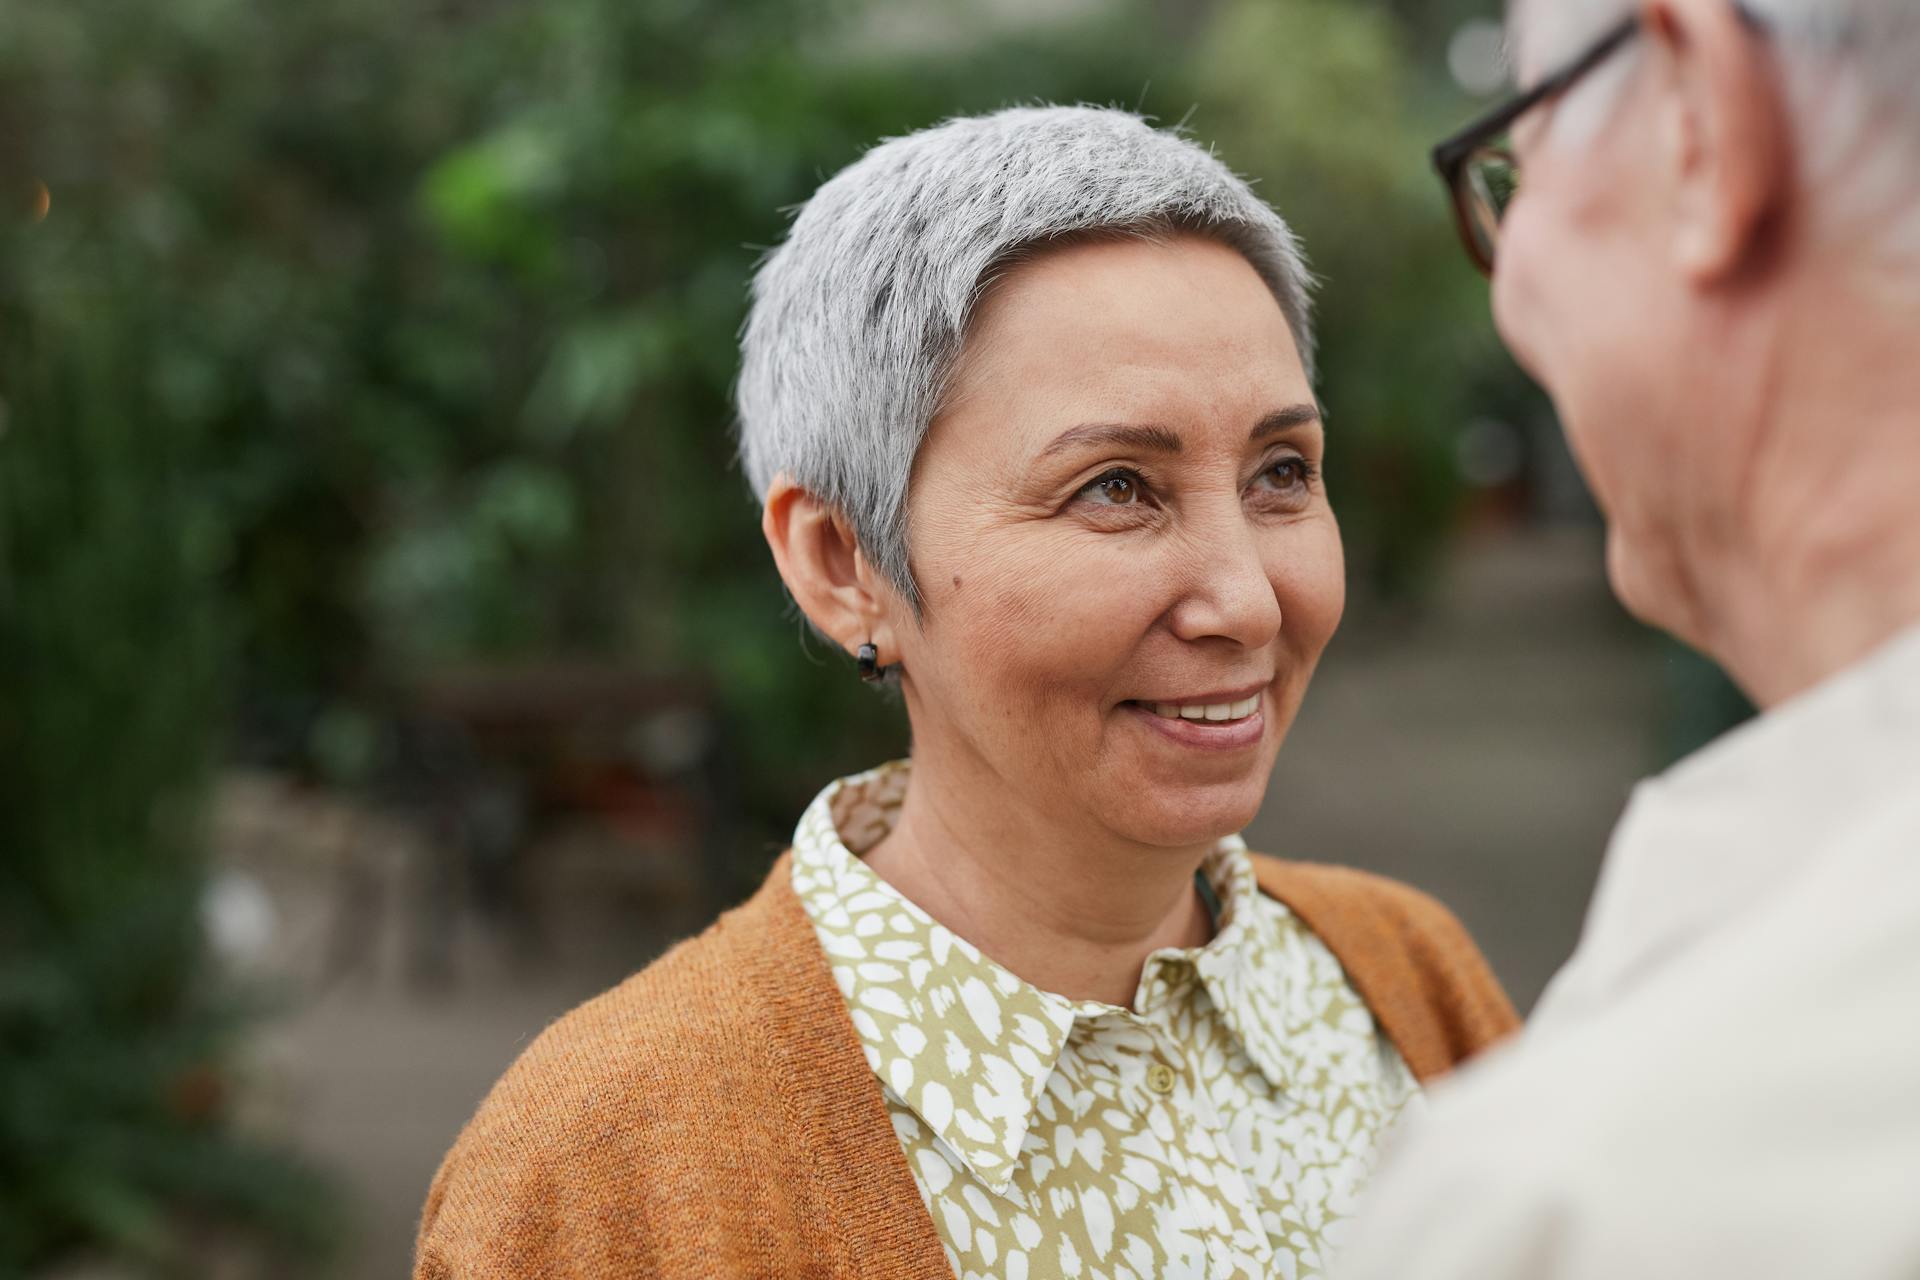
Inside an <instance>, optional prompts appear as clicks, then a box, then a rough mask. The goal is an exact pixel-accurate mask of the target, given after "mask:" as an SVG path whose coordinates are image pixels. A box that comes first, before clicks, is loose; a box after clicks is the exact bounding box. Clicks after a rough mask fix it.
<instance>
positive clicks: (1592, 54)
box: [1433, 0, 1764, 275]
mask: <svg viewBox="0 0 1920 1280" xmlns="http://www.w3.org/2000/svg"><path fill="white" fill-rule="evenodd" d="M1733 8H1734V12H1735V13H1737V14H1739V16H1740V18H1741V20H1742V21H1743V22H1745V23H1746V24H1747V26H1749V27H1750V28H1752V29H1753V30H1755V31H1759V30H1763V29H1764V27H1763V25H1762V23H1761V20H1760V18H1759V16H1758V15H1757V14H1755V13H1754V12H1753V11H1752V10H1751V9H1749V8H1748V7H1747V6H1746V5H1745V4H1743V3H1740V0H1735V2H1734V6H1733ZM1639 30H1640V16H1639V15H1638V14H1637V13H1636V14H1632V15H1630V16H1628V17H1626V18H1623V19H1621V20H1620V22H1618V23H1617V24H1615V25H1614V26H1612V27H1609V28H1608V29H1607V30H1605V31H1603V32H1601V34H1600V36H1599V38H1598V39H1596V40H1595V41H1594V42H1593V43H1592V44H1590V45H1588V46H1587V48H1586V51H1585V52H1584V53H1582V54H1580V56H1579V57H1577V58H1575V59H1574V60H1573V61H1572V62H1569V63H1568V64H1567V65H1566V66H1564V67H1562V68H1561V69H1560V70H1558V71H1556V72H1554V73H1553V74H1552V75H1550V76H1548V77H1547V78H1546V79H1544V80H1542V81H1541V82H1540V83H1539V84H1537V85H1535V86H1534V87H1533V88H1531V89H1529V90H1527V91H1526V92H1525V93H1522V94H1520V95H1518V96H1517V97H1514V98H1511V99H1509V100H1508V101H1506V102H1503V103H1501V104H1500V105H1499V106H1497V107H1495V108H1494V109H1493V110H1491V111H1489V112H1487V113H1486V114H1485V115H1483V116H1481V117H1480V118H1479V119H1478V120H1475V121H1474V122H1473V123H1472V124H1470V125H1468V126H1467V127H1466V128H1464V129H1462V130H1461V131H1460V132H1459V133H1456V134H1454V135H1453V136H1452V137H1451V138H1448V139H1447V140H1446V141H1445V142H1443V143H1441V144H1440V145H1439V146H1437V147H1435V148H1434V149H1433V167H1434V168H1436V169H1438V170H1439V171H1440V178H1441V181H1443V182H1445V183H1446V184H1447V192H1448V194H1449V195H1450V196H1451V197H1452V199H1453V217H1454V221H1455V222H1456V223H1458V224H1459V227H1460V239H1461V240H1462V242H1464V243H1465V244H1466V247H1467V256H1468V257H1470V258H1472V259H1473V261H1474V264H1475V265H1476V266H1478V267H1479V268H1480V270H1482V271H1484V272H1486V273H1487V274H1488V275H1492V274H1493V259H1494V253H1495V250H1496V249H1497V248H1498V246H1499V243H1500V220H1501V218H1503V217H1505V216H1506V212H1507V205H1508V204H1510V203H1512V201H1513V197H1514V193H1515V192H1517V191H1519V189H1520V162H1519V160H1518V159H1517V158H1516V157H1515V156H1514V154H1513V150H1512V148H1510V147H1509V146H1507V145H1506V135H1507V131H1508V130H1509V129H1511V128H1512V127H1513V122H1514V121H1516V120H1518V119H1519V118H1520V117H1521V116H1523V115H1525V114H1526V113H1527V112H1529V111H1531V110H1533V109H1534V108H1535V107H1537V106H1539V105H1540V104H1541V103H1543V102H1546V101H1548V100H1549V99H1551V98H1555V97H1558V96H1559V95H1560V94H1563V93H1565V92H1566V91H1567V90H1568V89H1570V88H1572V87H1573V86H1574V84H1575V82H1577V81H1578V80H1579V79H1580V78H1581V77H1582V76H1584V75H1586V74H1587V73H1588V72H1589V71H1591V70H1593V69H1594V68H1595V67H1597V66H1599V65H1600V64H1601V63H1603V62H1605V61H1606V60H1607V59H1608V58H1609V57H1611V56H1613V54H1614V52H1615V51H1616V50H1617V49H1619V48H1620V47H1621V46H1622V45H1624V44H1626V42H1627V41H1629V40H1631V39H1632V38H1633V37H1634V35H1635V34H1636V33H1637V32H1638V31H1639Z"/></svg>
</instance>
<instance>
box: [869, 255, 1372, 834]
mask: <svg viewBox="0 0 1920 1280" xmlns="http://www.w3.org/2000/svg"><path fill="white" fill-rule="evenodd" d="M947 404H948V407H947V408H946V409H945V410H944V411H943V412H942V414H941V415H940V416H939V418H937V419H936V420H935V422H934V423H933V425H932V428H931V429H930V431H929V433H928V436H927V439H926V441H925V443H924V445H923V446H922V448H921V451H920V455H919V457H918V459H917V461H916V462H915V466H914V473H913V479H912V486H911V490H910V498H909V519H910V534H909V537H910V546H911V547H912V551H913V568H914V573H915V577H916V579H917V581H918V582H919V584H920V587H921V591H922V596H923V599H924V604H925V609H924V615H923V617H922V618H921V619H920V620H919V622H918V623H915V622H914V621H913V620H912V618H911V616H910V615H909V614H907V613H906V612H905V608H904V606H902V605H898V604H897V603H896V604H894V605H891V606H889V612H892V613H895V614H896V616H895V617H893V618H891V619H889V621H890V622H892V624H893V625H892V626H891V627H890V630H891V632H892V634H893V635H894V636H896V637H897V638H898V644H899V648H900V653H899V655H898V656H899V657H900V659H901V660H902V662H903V664H904V680H903V688H904V692H905V696H906V699H907V704H908V711H909V714H910V716H911V718H912V722H913V731H914V751H915V756H916V758H917V759H918V760H920V761H922V762H923V765H922V769H921V770H917V771H916V772H917V774H920V773H923V772H924V770H925V768H926V766H928V765H930V764H933V762H936V761H937V767H938V768H939V770H940V772H941V776H942V777H943V778H947V779H951V782H950V783H949V784H948V785H953V784H958V783H960V782H961V779H962V778H963V777H964V778H966V779H969V780H971V782H972V784H973V785H975V786H983V785H984V786H990V787H993V788H996V789H997V794H998V795H999V796H1000V797H1002V798H1003V800H1004V802H1006V804H1007V806H1008V808H1007V812H1008V813H1009V814H1010V815H1017V814H1018V813H1020V812H1022V811H1025V812H1030V813H1035V814H1045V815H1047V816H1048V817H1050V818H1053V819H1056V820H1064V821H1067V822H1070V823H1076V824H1078V823H1088V822H1091V823H1094V824H1098V825H1099V826H1100V827H1103V828H1105V829H1106V830H1107V831H1109V832H1111V833H1112V834H1113V835H1114V836H1117V837H1120V838H1123V839H1127V840H1130V841H1134V842H1138V843H1143V844H1149V845H1159V846H1187V845H1193V844H1198V843H1201V842H1204V841H1209V840H1212V839H1215V838H1218V837H1219V836H1222V835H1225V834H1228V833H1230V832H1233V831H1237V830H1239V829H1240V828H1241V827H1243V826H1244V825H1245V824H1246V823H1247V822H1248V821H1249V820H1250V819H1251V818H1252V817H1253V815H1254V813H1255V811H1256V810H1258V808H1259V807H1260V802H1261V798H1262V796H1263V795H1264V794H1265V791H1266V785H1267V777H1268V775H1269V773H1270V772H1271V770H1272V768H1273V762H1274V756H1275V753H1276V752H1278V750H1279V748H1280V742H1281V739H1282V738H1283V737H1284V736H1285V734H1286V731H1287V728H1288V726H1289V725H1290V724H1291V723H1292V721H1293V717H1294V713H1295V712H1296V710H1297V709H1298V708H1299V705H1300V699H1301V696H1302V695H1303V694H1304V693H1305V691H1306V687H1307V681H1308V679H1309V678H1310V677H1311V676H1312V674H1313V668H1314V664H1315V663H1316V662H1317V661H1318V659H1319V657H1320V651H1321V649H1322V648H1324V647H1325V645H1326V643H1327V640H1328V638H1329V637H1330V636H1331V635H1332V634H1333V631H1334V628H1335V627H1336V626H1337V625H1338V623H1339V620H1340V614H1341V610H1342V607H1343V605H1344V601H1345V586H1344V580H1345V575H1344V569H1343V564H1342V557H1341V548H1340V533H1339V529H1338V526H1337V525H1336V524H1335V522H1334V517H1333V511H1332V509H1331V508H1330V507H1329V506H1328V503H1327V496H1326V490H1325V486H1324V485H1323V483H1322V481H1321V478H1320V465H1321V458H1322V453H1323V437H1322V431H1321V425H1320V421H1319V417H1318V415H1317V414H1316V413H1315V412H1314V407H1313V406H1314V399H1313V394H1312V391H1311V389H1310V388H1309V386H1308V384H1307V379H1306V375H1305V373H1304V372H1303V370H1302V368H1301V364H1300V356H1299V353H1298V351H1297V350H1296V349H1295V347H1294V343H1293V338H1292V335H1291V333H1290V332H1289V330H1288V328H1287V324H1286V320H1285V318H1284V317H1283V316H1282V314H1281V312H1280V308H1279V305H1278V304H1277V303H1276V302H1275V300H1274V298H1273V295H1272V294H1271V293H1270V292H1269V291H1268V289H1267V287H1266V285H1265V284H1264V283H1263V282H1262V281H1261V279H1260V277H1259V276H1258V275H1257V274H1256V273H1255V272H1254V270H1253V268H1252V266H1251V265H1249V264H1248V263H1247V261H1246V260H1245V259H1244V258H1242V257H1241V256H1240V255H1239V254H1238V253H1236V252H1235V251H1233V250H1231V249H1228V248H1226V247H1224V246H1222V245H1219V244H1217V243H1215V242H1213V241H1210V240H1205V239H1200V238H1196V237H1185V236H1182V237H1177V238H1174V239H1172V240H1169V241H1165V242H1161V243H1154V242H1151V241H1145V240H1134V239H1126V240H1115V241H1098V242H1092V243H1079V244H1073V245H1069V246H1064V247H1061V248H1057V249H1053V250H1049V251H1047V252H1044V253H1042V254H1041V255H1039V256H1038V257H1037V258H1035V259H1033V260H1031V261H1029V262H1026V263H1024V264H1023V265H1021V266H1019V267H1017V268H1015V269H1014V270H1013V271H1012V272H1011V273H1010V274H1009V275H1008V276H1006V277H1005V278H1004V279H1002V280H1001V281H1000V282H999V283H998V284H997V285H996V286H995V287H994V289H993V291H992V292H991V294H990V296H989V297H988V298H987V300H986V301H985V302H984V303H983V304H982V306H981V308H980V310H979V312H978V313H977V315H976V317H975V320H974V324H973V328H972V330H971V331H970V333H969V335H968V338H967V343H966V347H965V351H964V353H963V356H962V359H961V363H960V367H959V368H958V369H957V370H956V375H955V382H954V384H953V387H952V393H951V395H950V396H949V399H948V402H947ZM891 657H892V655H889V656H888V660H891ZM1182 707H1185V708H1189V709H1193V708H1206V711H1205V712H1203V713H1202V714H1204V716H1205V718H1204V719H1188V718H1184V717H1182V716H1181V714H1180V710H1179V709H1180V708H1182ZM1169 712H1171V713H1172V715H1171V716H1169V714H1168V713H1169ZM1222 716H1224V717H1225V718H1224V719H1222V718H1221V717H1222ZM929 781H930V780H929Z"/></svg>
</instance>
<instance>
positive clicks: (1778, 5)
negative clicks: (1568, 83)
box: [1508, 0, 1920, 260]
mask: <svg viewBox="0 0 1920 1280" xmlns="http://www.w3.org/2000/svg"><path fill="white" fill-rule="evenodd" d="M1742 3H1743V4H1744V6H1745V7H1746V8H1747V9H1748V10H1750V11H1751V12H1752V13H1753V14H1754V15H1755V16H1757V17H1758V18H1759V19H1760V20H1761V21H1762V22H1764V23H1765V24H1766V25H1767V26H1768V28H1769V29H1770V30H1772V31H1773V32H1775V33H1776V35H1777V43H1778V45H1779V48H1780V56H1781V61H1782V64H1783V65H1784V67H1785V69H1786V74H1787V80H1788V86H1789V90H1790V94H1791V97H1792V99H1793V104H1792V105H1793V109H1794V113H1795V116H1796V121H1795V126H1796V129H1797V131H1798V132H1799V135H1800V138H1799V143H1800V145H1799V147H1798V152H1799V155H1800V168H1801V178H1802V181H1803V182H1804V183H1805V184H1806V185H1807V186H1809V187H1811V188H1817V189H1818V190H1820V191H1821V192H1822V193H1823V196H1824V203H1825V204H1826V205H1827V206H1828V208H1827V212H1828V213H1833V212H1836V211H1837V212H1839V213H1840V215H1841V216H1842V217H1843V218H1845V219H1851V220H1864V221H1869V222H1871V223H1873V224H1876V225H1878V226H1880V227H1883V228H1884V229H1885V232H1886V237H1885V238H1884V239H1883V241H1882V243H1881V244H1880V245H1878V246H1874V247H1875V248H1876V249H1879V250H1885V251H1886V252H1888V253H1890V254H1892V255H1893V256H1895V257H1897V258H1900V259H1916V260H1920V198H1916V197H1920V77H1916V75H1915V74H1914V72H1915V68H1920V5H1916V3H1915V0H1742ZM1634 7H1635V5H1634V3H1633V0H1574V2H1573V3H1568V2H1567V0H1554V2H1553V3H1548V2H1547V0H1512V2H1511V3H1510V4H1509V6H1508V12H1509V18H1510V26H1511V29H1512V36H1513V38H1514V39H1516V40H1519V41H1523V42H1525V44H1526V46H1527V47H1528V49H1529V50H1530V51H1531V52H1534V53H1536V54H1538V55H1540V56H1541V57H1542V58H1543V60H1544V63H1543V65H1547V64H1552V63H1554V62H1556V61H1557V60H1559V59H1562V58H1566V57H1570V56H1572V54H1573V52H1574V51H1575V50H1576V49H1577V48H1578V47H1579V43H1580V41H1582V40H1584V39H1588V38H1591V37H1593V36H1595V35H1597V34H1598V33H1599V32H1600V30H1601V29H1602V28H1603V27H1604V26H1605V25H1606V24H1607V23H1609V22H1614V21H1617V20H1618V19H1620V18H1622V17H1624V16H1625V15H1626V14H1628V13H1629V12H1632V11H1633V9H1634ZM1623 62H1624V60H1623ZM1622 70H1623V68H1616V69H1612V74H1611V75H1609V74H1605V73H1603V74H1602V75H1601V76H1597V77H1595V78H1596V80H1613V81H1614V82H1615V83H1618V81H1619V79H1620V78H1621V71H1622ZM1888 132H1891V134H1892V135H1893V137H1892V139H1891V140H1888V139H1887V138H1886V137H1885V136H1884V135H1885V134H1886V133H1888ZM1850 231H1851V228H1848V229H1847V232H1850ZM1847 232H1843V233H1842V234H1847Z"/></svg>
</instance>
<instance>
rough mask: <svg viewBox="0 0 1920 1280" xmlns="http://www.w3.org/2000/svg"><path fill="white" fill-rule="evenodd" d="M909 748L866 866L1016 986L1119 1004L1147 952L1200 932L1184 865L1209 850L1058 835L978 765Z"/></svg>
mask: <svg viewBox="0 0 1920 1280" xmlns="http://www.w3.org/2000/svg"><path fill="white" fill-rule="evenodd" d="M956 763H957V762H953V761H951V760H949V759H947V758H945V754H944V753H942V752H938V751H927V750H923V749H919V747H918V744H916V750H915V752H914V764H913V780H912V782H911V784H910V785H909V786H908V789H907V797H906V800H905V802H904V803H903V804H902V806H901V811H900V819H899V821H898V822H897V823H896V824H895V826H894V828H893V830H892V831H891V832H889V833H888V835H887V836H886V838H885V839H883V840H882V841H881V842H880V843H879V844H878V845H877V846H875V847H874V849H873V850H872V851H871V852H870V853H868V854H867V856H866V858H865V862H866V864H867V865H868V867H870V868H871V869H872V870H873V871H874V873H875V874H876V875H878V876H879V877H880V878H881V879H883V880H885V881H887V883H889V884H891V885H892V886H893V887H894V888H896V889H898V890H899V891H900V892H901V893H903V894H905V895H906V896H907V898H909V899H910V900H912V901H913V902H914V903H916V904H918V905H919V906H920V908H921V909H922V910H924V911H925V912H926V913H927V914H928V915H930V916H932V917H933V918H934V919H935V920H937V921H939V922H940V923H941V924H942V925H944V926H946V927H947V928H948V929H950V930H952V931H953V932H954V933H955V934H957V935H959V936H960V937H962V938H965V939H966V940H967V941H968V942H970V943H972V944H973V945H974V946H976V947H978V948H979V949H980V950H981V952H982V953H983V954H985V955H987V956H988V957H990V958H991V959H993V960H994V961H995V962H996V963H997V964H999V965H1001V966H1002V967H1004V968H1006V969H1007V970H1009V971H1010V972H1012V973H1014V974H1017V975H1018V976H1019V977H1020V978H1022V979H1023V980H1025V981H1027V982H1029V983H1032V984H1033V985H1034V986H1036V987H1039V988H1040V989H1041V990H1043V991H1051V992H1055V993H1056V994H1059V995H1063V996H1067V997H1068V998H1070V999H1076V1000H1099V1001H1103V1002H1105V1003H1107V1004H1112V1005H1118V1006H1120V1007H1122V1008H1131V1007H1132V1005H1133V1001H1134V995H1135V993H1136V992H1137V990H1138V988H1139V985H1140V973H1141V970H1142V969H1143V968H1144V967H1145V964H1146V959H1147V956H1148V955H1150V954H1152V953H1153V952H1154V951H1156V950H1158V949H1160V948H1161V947H1197V946H1201V945H1203V944H1204V943H1205V942H1206V941H1207V939H1208V938H1210V937H1211V936H1212V933H1213V925H1212V921H1211V919H1210V918H1209V916H1208V913H1207V909H1206V905H1205V904H1204V903H1203V902H1202V901H1201V899H1200V896H1199V894H1198V892H1196V890H1195V888H1194V885H1193V873H1194V871H1195V869H1196V868H1198V867H1199V866H1200V864H1201V862H1202V861H1203V860H1204V859H1205V857H1206V854H1207V851H1208V849H1209V848H1211V846H1210V845H1203V846H1200V847H1198V848H1194V849H1186V850H1170V849H1161V848H1152V847H1148V846H1144V845H1138V844H1132V843H1130V842H1127V841H1124V840H1121V839H1117V838H1115V837H1112V836H1111V835H1106V834H1103V833H1092V832H1088V831H1086V830H1063V829H1062V827H1063V826H1064V825H1065V824H1062V823H1061V822H1060V821H1059V820H1058V819H1057V818H1053V817H1051V816H1050V815H1044V814H1038V813H1034V812H1032V811H1031V809H1030V808H1029V806H1027V805H1026V804H1025V803H1023V801H1022V799H1021V798H1020V797H1018V796H1017V795H1015V794H1014V792H1013V788H1011V787H1009V786H1008V785H1007V782H1006V780H1005V779H1003V778H1000V777H998V776H997V775H993V774H992V773H991V771H990V770H988V769H986V768H985V767H984V765H983V764H976V765H975V766H974V767H973V768H956V767H954V766H955V764H956Z"/></svg>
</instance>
